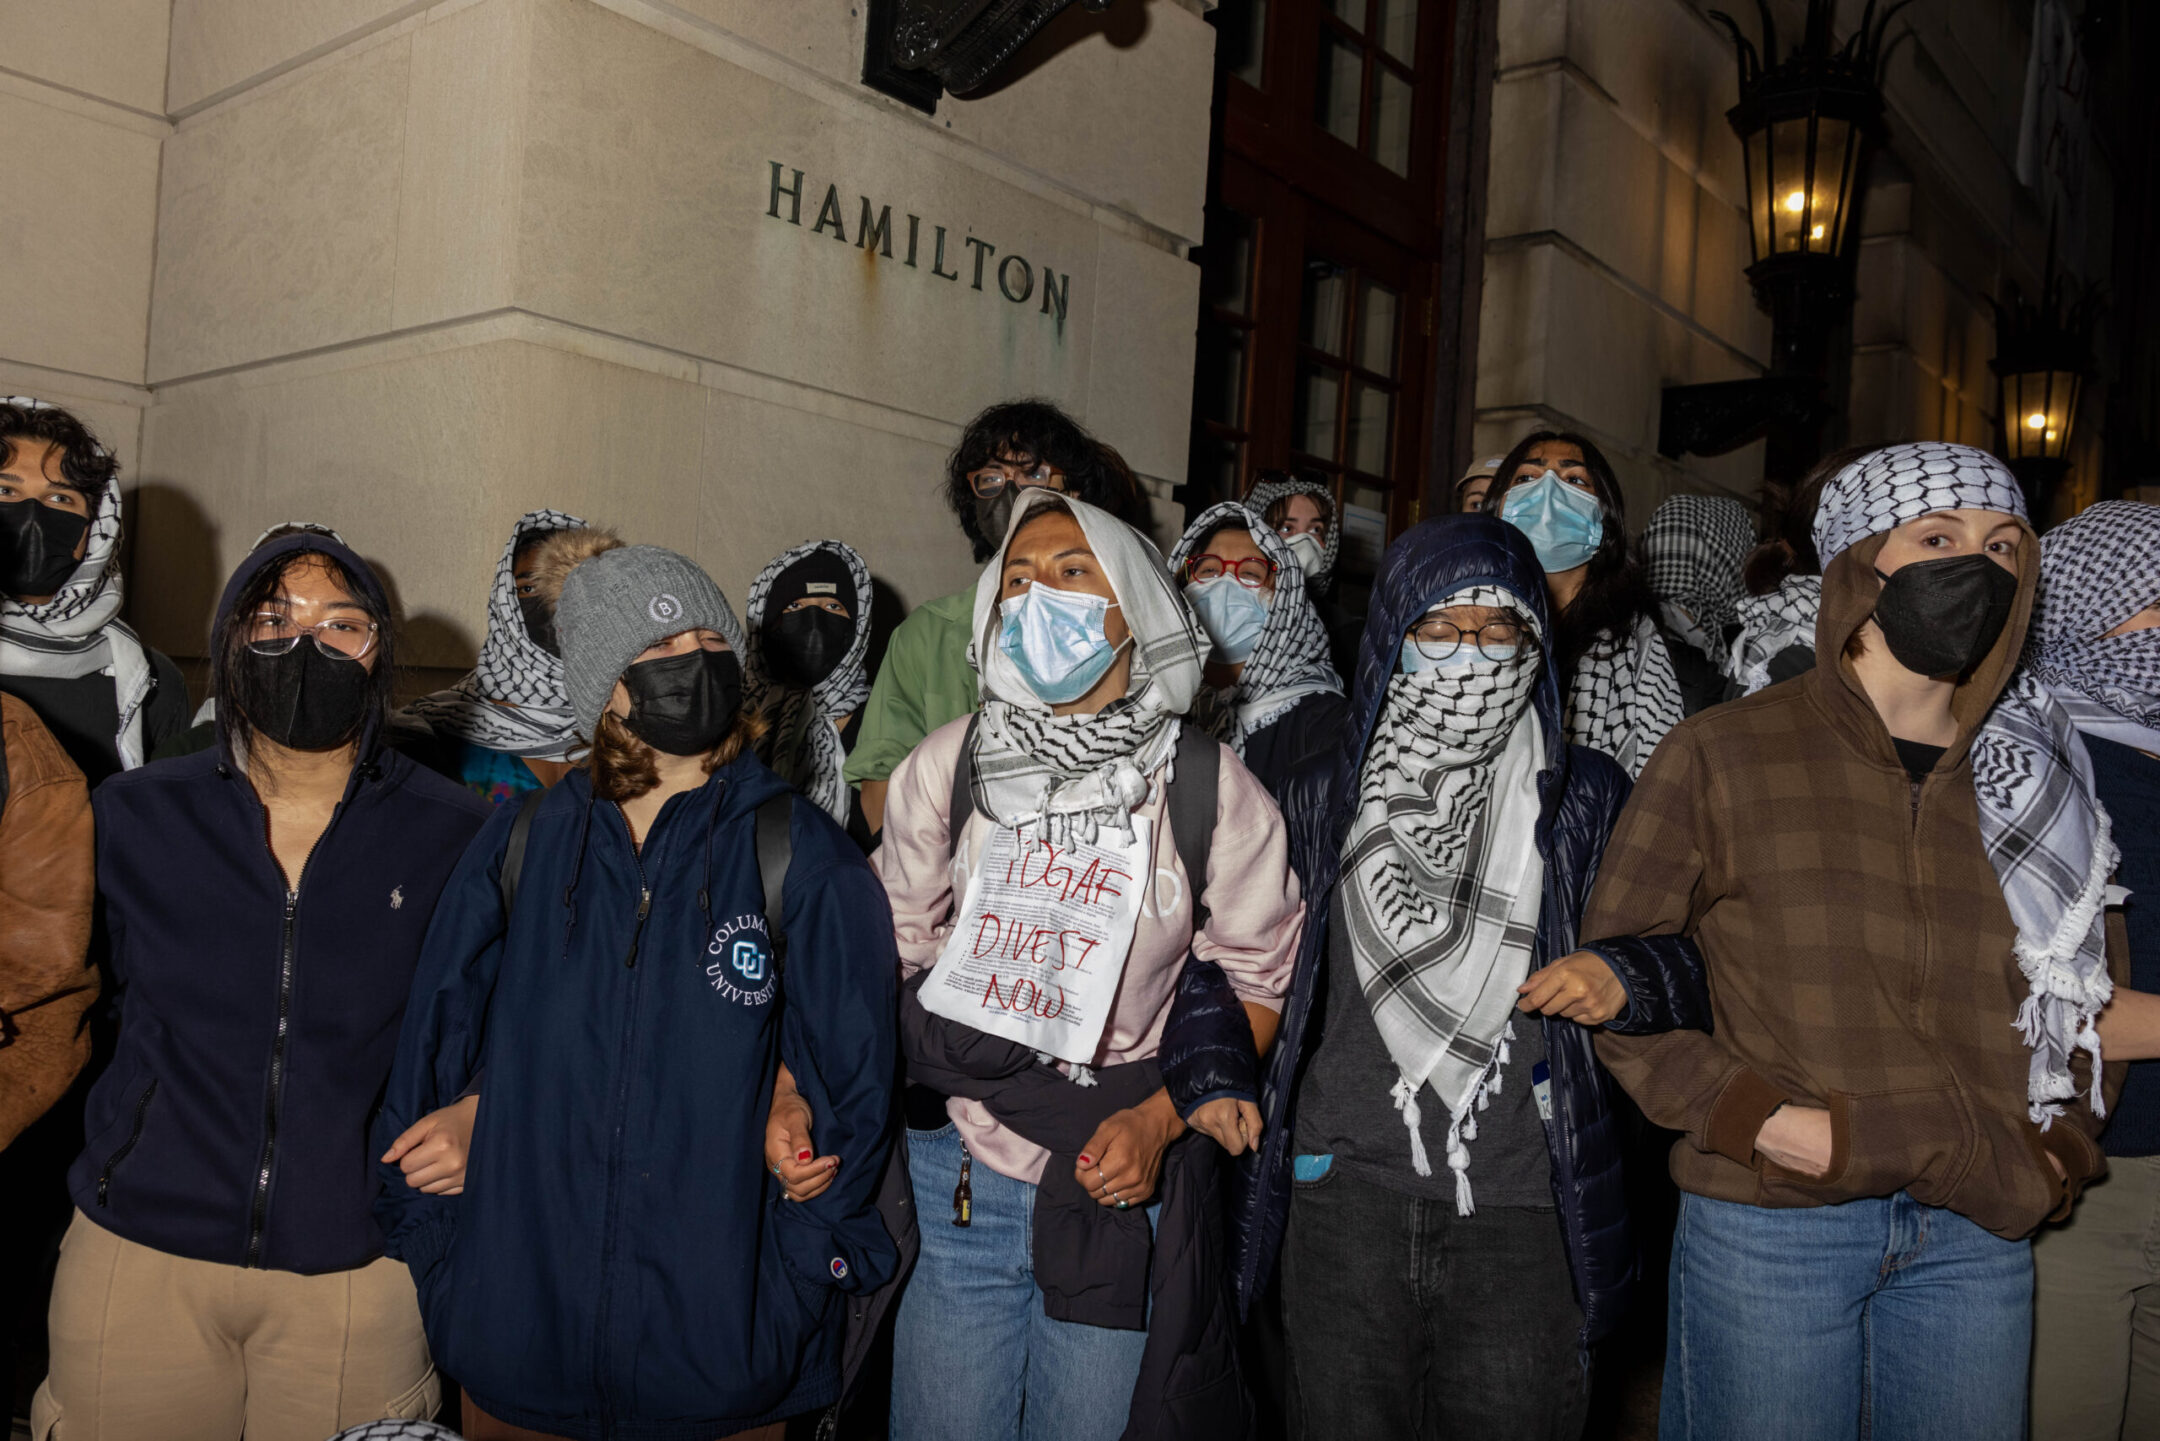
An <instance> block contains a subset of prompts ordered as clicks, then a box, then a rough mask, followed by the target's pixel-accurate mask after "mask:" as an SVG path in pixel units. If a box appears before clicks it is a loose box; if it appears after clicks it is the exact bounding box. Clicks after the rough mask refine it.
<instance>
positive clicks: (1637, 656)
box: [1567, 615, 1686, 780]
mask: <svg viewBox="0 0 2160 1441" xmlns="http://www.w3.org/2000/svg"><path fill="white" fill-rule="evenodd" d="M1685 713H1686V711H1685V707H1684V706H1683V705H1682V703H1681V699H1680V681H1679V678H1678V677H1677V676H1675V675H1674V674H1673V667H1672V656H1671V655H1670V654H1669V653H1667V651H1666V649H1665V637H1664V636H1662V635H1660V634H1659V633H1658V628H1657V622H1656V621H1654V620H1652V619H1651V618H1650V617H1649V616H1647V615H1644V616H1637V617H1636V618H1635V628H1634V629H1633V630H1632V631H1630V632H1629V633H1628V635H1627V638H1626V639H1625V640H1621V639H1616V638H1614V637H1612V636H1601V637H1599V639H1598V641H1597V643H1596V644H1595V645H1593V646H1591V647H1590V649H1589V650H1588V651H1586V652H1584V654H1583V658H1582V659H1581V660H1579V661H1577V662H1575V674H1574V675H1573V676H1572V677H1570V678H1569V681H1568V696H1567V738H1568V739H1569V740H1571V741H1573V742H1574V743H1575V744H1577V745H1582V746H1588V747H1590V749H1592V750H1594V751H1603V752H1604V753H1605V754H1606V755H1609V756H1611V757H1612V758H1613V759H1614V760H1616V761H1618V762H1619V763H1620V769H1622V770H1624V771H1626V772H1627V773H1628V777H1629V779H1631V780H1632V779H1634V778H1635V777H1637V776H1640V775H1641V774H1642V768H1643V767H1644V766H1646V765H1648V764H1649V763H1650V752H1652V751H1654V750H1656V749H1657V743H1658V742H1659V741H1661V740H1663V739H1665V732H1667V731H1669V730H1671V729H1672V728H1673V727H1674V726H1676V725H1678V724H1680V720H1681V717H1682V716H1683V715H1684V714H1685Z"/></svg>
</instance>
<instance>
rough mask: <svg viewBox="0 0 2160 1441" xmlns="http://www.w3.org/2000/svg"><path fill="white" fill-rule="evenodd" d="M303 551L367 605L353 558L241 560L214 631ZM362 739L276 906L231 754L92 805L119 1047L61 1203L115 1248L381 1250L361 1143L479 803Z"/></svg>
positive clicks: (276, 884) (276, 545)
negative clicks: (269, 569) (258, 582)
mask: <svg viewBox="0 0 2160 1441" xmlns="http://www.w3.org/2000/svg"><path fill="white" fill-rule="evenodd" d="M300 551H317V552H321V553H323V554H326V555H329V556H331V557H333V558H335V559H336V560H337V561H338V563H339V564H340V565H342V566H343V567H344V568H345V570H346V573H347V574H348V575H350V576H351V577H352V578H353V580H354V583H355V584H357V585H359V586H360V587H361V588H362V589H363V590H365V591H368V592H370V593H372V594H373V595H374V596H375V597H376V599H377V600H378V601H379V600H380V599H381V594H382V592H381V589H380V586H379V585H378V583H377V582H376V580H375V577H374V575H373V573H372V572H370V571H369V570H368V568H367V565H366V564H365V563H364V562H363V561H361V559H360V558H359V557H358V556H356V555H354V554H353V553H352V552H351V551H349V550H346V549H345V548H344V547H343V546H341V545H338V544H336V543H335V542H333V541H330V540H328V539H326V538H324V537H320V536H292V537H287V538H284V539H281V540H277V541H273V542H271V543H270V544H269V545H266V546H264V547H262V548H261V549H259V550H257V551H255V552H254V553H253V554H252V555H250V556H249V557H248V560H247V561H246V562H245V563H244V564H243V566H242V568H241V570H240V572H239V573H236V574H235V575H234V576H233V578H232V580H231V581H230V582H229V583H228V584H227V586H226V589H225V596H224V599H222V600H221V601H220V602H219V604H218V615H219V617H220V619H221V620H222V618H223V616H224V615H225V613H226V611H227V610H228V609H229V607H230V606H231V604H232V601H233V598H234V596H235V595H237V594H238V592H239V590H240V589H241V587H242V586H243V585H245V583H246V582H247V580H248V579H249V578H250V577H252V576H253V575H255V574H256V573H257V572H259V571H260V570H261V569H262V568H263V567H264V566H265V565H268V564H271V563H272V562H274V561H280V560H283V559H284V558H285V557H287V556H290V555H292V554H295V553H297V552H300ZM220 629H222V626H220ZM305 643H306V642H303V644H305ZM371 739H372V738H369V739H367V740H363V743H362V748H361V749H362V754H363V756H367V757H368V758H367V759H364V760H363V761H362V762H361V763H360V764H359V765H357V766H355V767H354V769H353V773H352V777H351V779H350V781H349V782H348V783H347V785H346V788H345V795H344V798H343V800H342V801H340V802H339V804H338V807H337V811H336V813H335V814H334V815H333V817H332V819H331V821H330V826H329V829H327V830H326V831H324V832H323V836H322V839H321V840H320V841H319V842H317V844H316V846H315V850H314V852H313V853H312V854H311V855H310V856H309V857H308V861H307V865H306V867H305V868H304V869H303V870H302V872H301V875H300V885H299V889H298V890H297V891H296V892H294V893H293V894H292V895H290V896H288V895H287V894H286V890H285V877H284V873H283V872H282V871H281V870H280V869H279V867H278V863H277V860H276V858H275V857H274V856H272V855H271V853H270V848H269V845H268V844H267V842H266V840H265V836H266V835H267V831H266V828H265V820H264V815H263V807H262V803H261V802H260V801H259V800H258V799H257V798H256V795H255V788H254V787H253V786H252V785H250V784H249V783H248V781H247V778H246V777H245V776H244V775H243V774H241V772H240V769H239V767H238V766H236V765H235V764H233V763H232V762H231V760H230V759H229V758H228V757H227V756H226V754H225V752H224V751H223V749H222V748H219V749H213V750H208V751H203V752H200V753H198V754H195V755H190V756H182V757H179V758H177V759H173V760H166V761H157V762H154V763H152V764H150V765H147V766H143V767H141V768H139V769H137V770H132V771H127V772H124V773H122V774H120V775H116V776H113V777H111V778H110V779H109V780H107V781H106V782H105V783H104V784H103V785H101V786H99V787H98V788H97V790H96V792H95V793H94V794H93V796H92V798H91V804H92V807H93V809H94V810H95V811H96V817H97V850H98V904H99V906H100V907H101V909H102V912H103V917H104V921H105V926H106V929H107V931H108V932H109V934H110V937H111V956H112V960H111V966H112V978H113V981H114V984H115V985H116V986H117V988H118V998H119V999H118V1007H119V1016H120V1032H119V1040H118V1043H117V1046H116V1049H115V1052H114V1055H113V1058H112V1061H111V1063H110V1064H109V1065H108V1066H107V1067H106V1069H105V1072H104V1074H103V1075H102V1076H100V1077H99V1078H98V1082H97V1084H96V1086H95V1087H93V1088H92V1090H91V1092H90V1098H89V1110H88V1114H87V1116H86V1117H85V1124H84V1134H85V1135H86V1136H87V1137H88V1145H87V1147H86V1148H85V1150H84V1152H83V1154H82V1156H81V1158H80V1159H79V1160H77V1161H76V1163H75V1165H74V1168H73V1169H72V1170H71V1171H70V1172H69V1173H68V1185H69V1189H70V1191H71V1192H72V1193H73V1196H74V1199H75V1204H76V1205H78V1206H80V1207H81V1208H82V1211H83V1214H84V1215H86V1216H88V1217H89V1218H90V1219H91V1220H92V1221H95V1222H96V1223H97V1224H98V1225H100V1226H102V1227H104V1228H105V1229H106V1230H109V1231H112V1232H114V1233H116V1234H118V1235H121V1236H124V1237H126V1238H127V1239H128V1240H131V1241H135V1242H138V1243H140V1244H142V1245H145V1246H150V1247H153V1248H155V1249H156V1250H160V1251H165V1252H168V1253H170V1254H172V1255H176V1256H186V1257H189V1258H191V1259H194V1260H198V1261H218V1262H223V1263H225V1264H228V1265H234V1266H262V1267H269V1268H271V1269H275V1270H281V1271H298V1272H301V1273H303V1274H315V1273H319V1272H325V1271H342V1270H347V1269H350V1268H352V1267H355V1266H362V1265H365V1264H366V1263H367V1262H369V1261H372V1260H374V1259H375V1258H376V1257H377V1256H379V1255H381V1254H382V1235H381V1233H380V1232H379V1231H378V1230H377V1229H376V1225H375V1221H374V1219H373V1217H372V1216H371V1215H370V1213H369V1206H370V1203H371V1202H372V1200H373V1199H374V1193H375V1186H376V1183H375V1176H374V1173H373V1171H372V1169H371V1165H370V1163H371V1161H372V1160H373V1156H372V1155H371V1153H370V1152H369V1151H368V1149H367V1147H368V1125H369V1121H370V1118H371V1117H372V1115H373V1113H374V1110H375V1104H376V1100H377V1098H378V1097H379V1096H380V1095H381V1093H382V1086H383V1079H384V1077H385V1076H387V1075H388V1074H389V1071H390V1060H391V1056H392V1054H393V1052H394V1050H395V1047H396V1044H397V1036H398V1023H399V1020H400V1018H401V1017H402V1016H403V1014H404V1010H405V998H406V995H407V993H408V992H409V991H410V990H411V987H412V977H413V968H414V965H415V964H416V962H417V961H418V959H419V955H420V946H421V942H422V940H423V939H424V938H425V936H426V933H427V925H428V920H429V917H430V916H431V915H432V914H433V913H434V909H435V898H436V896H437V894H438V893H439V892H440V891H441V890H442V887H443V883H444V882H445V881H446V880H447V879H449V877H450V874H451V871H452V870H453V869H454V868H455V867H456V865H457V863H458V858H459V857H460V856H461V855H463V854H464V851H465V847H466V845H467V844H468V843H469V842H470V841H471V840H472V838H473V836H474V835H475V833H477V832H478V831H479V829H480V824H481V822H482V820H484V819H485V818H486V814H487V809H488V808H487V806H486V805H485V804H484V803H482V802H481V801H480V800H479V799H478V798H477V797H475V796H474V795H472V793H471V792H469V791H466V790H463V789H461V788H459V787H457V786H454V785H452V784H450V783H449V782H448V781H445V780H443V779H441V778H440V777H438V776H435V775H433V774H431V773H430V772H428V771H425V770H422V769H420V768H419V767H417V766H415V765H414V764H413V763H412V762H411V761H409V760H406V759H405V758H404V757H403V756H400V755H397V754H395V753H394V752H390V751H380V750H378V751H372V754H370V752H371V749H372V747H371Z"/></svg>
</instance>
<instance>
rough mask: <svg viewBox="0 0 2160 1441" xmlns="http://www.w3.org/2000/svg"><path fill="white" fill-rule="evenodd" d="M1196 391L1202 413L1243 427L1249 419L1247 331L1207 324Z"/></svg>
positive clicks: (1203, 337) (1196, 377) (1201, 338)
mask: <svg viewBox="0 0 2160 1441" xmlns="http://www.w3.org/2000/svg"><path fill="white" fill-rule="evenodd" d="M1193 391H1194V394H1195V395H1196V396H1197V397H1198V399H1199V401H1200V414H1201V415H1203V416H1205V417H1206V418H1207V419H1209V420H1218V421H1221V422H1222V423H1223V424H1224V425H1227V426H1231V427H1234V428H1240V429H1242V428H1243V424H1244V419H1245V332H1243V331H1242V330H1232V329H1230V328H1228V327H1227V326H1219V325H1203V326H1202V327H1201V334H1200V355H1199V363H1198V364H1197V365H1196V366H1195V374H1194V378H1193Z"/></svg>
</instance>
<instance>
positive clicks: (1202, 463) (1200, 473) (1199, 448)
mask: <svg viewBox="0 0 2160 1441" xmlns="http://www.w3.org/2000/svg"><path fill="white" fill-rule="evenodd" d="M1244 449H1245V447H1244V446H1243V445H1242V444H1240V443H1239V442H1237V441H1235V440H1230V439H1227V438H1225V437H1222V436H1218V435H1210V434H1209V433H1207V432H1206V431H1202V432H1200V434H1198V435H1196V436H1194V437H1193V446H1192V470H1191V476H1192V480H1193V481H1194V482H1195V483H1196V484H1198V485H1199V487H1200V490H1201V494H1202V495H1204V496H1206V497H1207V502H1206V503H1207V504H1210V505H1212V504H1213V503H1214V502H1216V501H1218V500H1235V499H1237V497H1238V496H1239V495H1241V494H1243V490H1244V488H1243V487H1242V486H1241V485H1240V484H1239V483H1238V461H1239V460H1240V459H1241V457H1242V455H1243V453H1244Z"/></svg>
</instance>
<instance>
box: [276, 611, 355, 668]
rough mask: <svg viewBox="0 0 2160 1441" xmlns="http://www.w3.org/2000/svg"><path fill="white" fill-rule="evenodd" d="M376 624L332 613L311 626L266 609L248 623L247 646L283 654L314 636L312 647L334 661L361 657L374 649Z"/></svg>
mask: <svg viewBox="0 0 2160 1441" xmlns="http://www.w3.org/2000/svg"><path fill="white" fill-rule="evenodd" d="M375 634H376V625H375V622H374V621H371V620H356V619H354V618H353V617H351V616H332V617H331V618H330V619H328V620H324V621H317V622H316V623H315V624H314V625H302V624H300V622H298V621H296V620H294V619H293V618H292V617H291V616H289V615H280V614H278V613H277V612H276V611H270V610H266V611H263V612H261V613H260V614H259V615H257V616H256V617H255V619H254V620H252V621H250V622H249V623H248V635H247V648H248V649H249V650H251V651H253V652H255V654H257V655H284V654H286V653H287V652H289V651H290V650H291V649H292V648H293V647H294V646H296V645H298V644H300V637H302V636H313V637H314V638H315V648H316V649H317V650H319V651H321V652H322V653H323V654H324V655H326V656H330V657H331V658H333V659H335V660H363V659H365V658H366V656H367V653H368V652H369V651H371V650H373V649H375Z"/></svg>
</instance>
